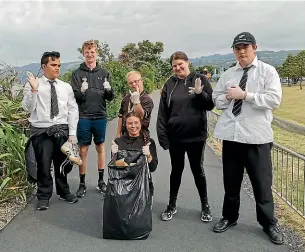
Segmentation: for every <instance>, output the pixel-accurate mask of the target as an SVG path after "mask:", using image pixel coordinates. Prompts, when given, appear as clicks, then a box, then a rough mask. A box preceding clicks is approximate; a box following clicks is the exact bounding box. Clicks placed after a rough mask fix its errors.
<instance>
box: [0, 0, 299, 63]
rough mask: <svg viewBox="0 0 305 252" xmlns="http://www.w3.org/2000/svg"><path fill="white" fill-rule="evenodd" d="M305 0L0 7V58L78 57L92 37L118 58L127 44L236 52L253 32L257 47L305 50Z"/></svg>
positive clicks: (195, 54) (12, 4)
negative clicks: (243, 35)
mask: <svg viewBox="0 0 305 252" xmlns="http://www.w3.org/2000/svg"><path fill="white" fill-rule="evenodd" d="M304 9H305V2H289V1H286V2H274V1H273V2H265V1H264V2H261V1H252V2H249V1H238V2H227V1H225V2H218V1H215V2H206V1H201V2H200V1H194V2H190V1H180V2H173V1H169V2H161V1H158V2H147V1H135V2H127V1H121V2H117V1H102V2H101V1H49V2H46V1H28V2H25V1H11V2H0V31H1V37H0V44H1V47H0V59H1V60H2V61H5V62H7V63H9V64H14V65H22V64H26V63H30V62H37V61H39V59H40V57H41V54H42V53H43V52H44V51H47V50H58V51H60V52H61V54H62V61H63V62H67V61H73V60H77V59H78V56H79V55H78V52H77V48H78V47H80V46H81V44H82V42H83V41H84V40H87V39H92V38H94V39H98V40H100V41H106V42H107V43H108V44H109V45H110V48H111V49H112V51H113V53H114V54H115V55H117V54H118V53H119V52H120V50H121V48H122V47H123V46H124V45H126V44H127V43H130V42H134V43H136V42H139V41H142V40H144V39H149V40H151V41H162V42H163V43H164V49H165V51H164V56H165V57H168V56H169V55H170V54H171V53H172V52H173V51H175V50H184V51H185V52H186V53H187V54H188V55H189V56H190V57H200V56H202V55H210V54H214V53H227V52H231V49H230V46H231V43H232V40H233V38H234V36H235V35H236V34H238V33H239V32H242V31H250V32H252V33H253V34H254V35H255V37H256V39H257V42H258V46H259V49H260V50H263V49H271V50H280V49H304V40H305V33H304V25H305V16H304V15H303V10H304Z"/></svg>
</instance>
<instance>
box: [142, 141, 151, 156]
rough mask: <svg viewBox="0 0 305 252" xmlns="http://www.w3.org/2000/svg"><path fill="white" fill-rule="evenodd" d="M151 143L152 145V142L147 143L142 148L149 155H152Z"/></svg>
mask: <svg viewBox="0 0 305 252" xmlns="http://www.w3.org/2000/svg"><path fill="white" fill-rule="evenodd" d="M149 145H150V142H149V143H148V144H146V145H145V146H143V148H142V151H143V154H144V155H145V156H147V157H149V156H150V150H149Z"/></svg>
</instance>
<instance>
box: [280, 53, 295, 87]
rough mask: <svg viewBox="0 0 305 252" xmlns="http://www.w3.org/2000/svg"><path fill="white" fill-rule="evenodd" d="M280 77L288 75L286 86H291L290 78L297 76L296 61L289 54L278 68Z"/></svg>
mask: <svg viewBox="0 0 305 252" xmlns="http://www.w3.org/2000/svg"><path fill="white" fill-rule="evenodd" d="M279 70H280V76H281V77H288V86H289V87H290V86H291V83H290V80H291V79H293V78H298V77H299V76H298V72H297V61H296V57H295V56H292V54H289V55H288V56H287V58H286V60H285V62H284V63H283V65H282V67H281V68H279Z"/></svg>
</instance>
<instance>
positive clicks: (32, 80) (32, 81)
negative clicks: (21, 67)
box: [26, 72, 39, 90]
mask: <svg viewBox="0 0 305 252" xmlns="http://www.w3.org/2000/svg"><path fill="white" fill-rule="evenodd" d="M26 75H27V76H28V78H27V81H28V82H29V83H30V85H31V87H32V89H33V90H37V89H38V85H39V84H38V79H37V78H35V76H34V75H33V74H32V73H31V72H26Z"/></svg>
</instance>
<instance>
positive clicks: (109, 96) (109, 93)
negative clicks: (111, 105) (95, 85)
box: [104, 73, 114, 101]
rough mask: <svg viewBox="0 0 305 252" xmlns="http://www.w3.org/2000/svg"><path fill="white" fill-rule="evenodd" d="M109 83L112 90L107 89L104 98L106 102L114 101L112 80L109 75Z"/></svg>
mask: <svg viewBox="0 0 305 252" xmlns="http://www.w3.org/2000/svg"><path fill="white" fill-rule="evenodd" d="M107 81H108V82H109V84H110V87H111V88H110V89H109V90H107V89H105V93H104V97H105V99H106V100H108V101H112V100H113V99H114V90H113V87H112V86H111V78H110V74H109V73H108V75H107Z"/></svg>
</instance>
